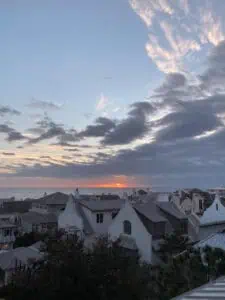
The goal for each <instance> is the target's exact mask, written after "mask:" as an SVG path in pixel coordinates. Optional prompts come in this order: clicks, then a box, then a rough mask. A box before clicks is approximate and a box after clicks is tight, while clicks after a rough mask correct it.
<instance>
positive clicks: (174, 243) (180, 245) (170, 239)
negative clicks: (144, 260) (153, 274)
mask: <svg viewBox="0 0 225 300" xmlns="http://www.w3.org/2000/svg"><path fill="white" fill-rule="evenodd" d="M188 247H189V239H188V237H187V236H185V235H183V234H182V233H181V232H179V231H176V232H173V233H172V234H170V235H169V234H168V235H166V236H165V237H164V239H163V241H162V242H161V243H160V250H159V253H160V256H161V259H162V260H163V261H164V262H166V263H168V261H169V260H170V259H171V258H172V256H174V255H176V254H178V253H181V252H183V251H185V250H187V249H188Z"/></svg>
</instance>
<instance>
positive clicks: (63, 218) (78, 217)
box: [58, 191, 123, 237]
mask: <svg viewBox="0 0 225 300" xmlns="http://www.w3.org/2000/svg"><path fill="white" fill-rule="evenodd" d="M122 204H123V201H122V200H121V199H119V200H98V199H96V200H82V199H80V195H79V192H78V191H77V192H76V194H75V196H73V195H70V197H69V200H68V202H67V204H66V208H65V210H64V211H63V212H62V213H61V214H60V215H59V217H58V228H59V229H63V230H65V231H66V232H68V231H70V232H73V231H76V232H79V233H80V234H83V235H84V236H85V237H87V236H89V235H90V234H96V235H101V234H107V232H108V228H109V226H110V224H111V223H112V220H113V219H114V218H115V216H116V214H117V213H118V212H119V210H120V208H121V206H122Z"/></svg>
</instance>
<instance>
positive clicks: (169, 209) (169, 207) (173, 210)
mask: <svg viewBox="0 0 225 300" xmlns="http://www.w3.org/2000/svg"><path fill="white" fill-rule="evenodd" d="M157 206H158V207H159V208H160V209H162V210H163V211H164V212H166V213H169V214H170V215H171V216H174V217H175V218H177V219H181V220H182V219H187V217H186V216H185V215H184V214H183V213H182V212H181V211H179V209H178V208H177V207H176V206H175V205H174V203H172V202H157Z"/></svg>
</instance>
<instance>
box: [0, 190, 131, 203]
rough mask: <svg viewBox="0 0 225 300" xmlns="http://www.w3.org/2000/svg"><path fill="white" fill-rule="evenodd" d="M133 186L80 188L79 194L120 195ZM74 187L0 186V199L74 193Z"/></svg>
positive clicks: (128, 191)
mask: <svg viewBox="0 0 225 300" xmlns="http://www.w3.org/2000/svg"><path fill="white" fill-rule="evenodd" d="M132 190H133V188H80V189H79V192H80V194H102V193H104V194H109V193H110V194H118V195H119V196H122V195H123V193H124V192H127V193H128V194H130V193H132ZM74 191H75V189H68V188H65V189H62V188H59V189H57V188H44V189H43V188H42V189H40V188H30V189H24V188H0V199H3V198H10V197H15V199H16V200H23V199H26V198H39V197H42V196H44V194H45V193H47V194H51V193H55V192H62V193H65V194H70V193H74Z"/></svg>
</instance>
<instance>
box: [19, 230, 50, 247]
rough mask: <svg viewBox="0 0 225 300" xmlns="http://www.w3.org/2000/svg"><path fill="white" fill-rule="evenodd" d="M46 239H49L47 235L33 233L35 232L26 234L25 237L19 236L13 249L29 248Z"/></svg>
mask: <svg viewBox="0 0 225 300" xmlns="http://www.w3.org/2000/svg"><path fill="white" fill-rule="evenodd" d="M46 237H47V234H43V233H39V232H33V231H32V232H30V233H25V234H23V235H18V236H17V237H16V240H15V242H14V244H13V248H17V247H29V246H31V245H32V244H34V243H36V242H38V241H44V240H45V239H46Z"/></svg>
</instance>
